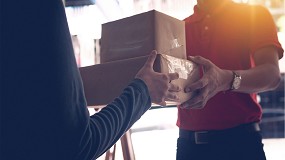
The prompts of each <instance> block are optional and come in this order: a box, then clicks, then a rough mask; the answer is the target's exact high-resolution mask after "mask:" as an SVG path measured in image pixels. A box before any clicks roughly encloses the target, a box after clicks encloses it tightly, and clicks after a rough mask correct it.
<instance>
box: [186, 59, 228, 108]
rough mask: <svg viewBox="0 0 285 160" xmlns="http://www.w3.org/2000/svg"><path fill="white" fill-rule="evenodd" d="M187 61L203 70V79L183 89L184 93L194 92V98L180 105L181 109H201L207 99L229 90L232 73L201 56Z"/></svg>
mask: <svg viewBox="0 0 285 160" xmlns="http://www.w3.org/2000/svg"><path fill="white" fill-rule="evenodd" d="M189 59H190V60H191V61H193V62H195V63H196V64H198V65H200V66H201V67H202V68H203V77H202V78H201V79H199V80H198V81H196V82H194V83H192V84H189V85H188V86H186V87H185V89H184V90H185V92H186V93H187V92H195V93H197V94H195V96H194V97H192V98H191V99H189V100H188V101H186V102H184V103H183V104H181V106H180V107H181V108H187V109H202V108H204V106H205V105H206V103H207V102H208V100H209V99H211V98H212V97H213V96H214V95H216V94H217V93H218V92H220V91H224V90H227V89H229V88H230V82H231V79H232V72H231V71H229V70H223V69H220V68H219V67H217V66H216V65H215V64H214V63H212V62H211V61H209V60H208V59H205V58H203V57H201V56H195V57H192V56H191V57H189Z"/></svg>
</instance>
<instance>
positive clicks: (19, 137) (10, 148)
mask: <svg viewBox="0 0 285 160" xmlns="http://www.w3.org/2000/svg"><path fill="white" fill-rule="evenodd" d="M0 11H1V14H0V15H1V17H0V19H1V22H0V23H1V51H0V54H1V57H0V59H1V62H0V69H1V70H0V71H1V86H0V87H1V88H0V92H1V93H0V100H1V101H0V102H1V115H0V118H1V132H0V133H1V139H0V143H1V148H0V151H1V155H0V159H1V160H91V159H96V158H97V157H99V156H100V155H102V154H103V153H104V152H105V151H106V150H107V149H108V148H110V147H111V146H112V145H113V144H114V143H116V141H117V140H118V139H119V138H120V137H121V136H122V135H123V134H124V132H125V131H127V130H128V129H129V128H130V127H131V126H132V125H133V124H134V123H135V122H136V121H137V120H138V119H139V118H140V117H141V115H143V114H144V113H145V112H146V111H147V110H148V109H149V108H150V107H151V103H156V104H159V105H165V99H173V100H177V96H176V92H177V91H179V90H180V89H179V87H178V86H175V85H173V84H171V83H169V82H170V81H171V80H174V79H177V78H178V74H176V73H174V74H162V73H157V72H154V71H153V68H152V65H153V63H154V59H155V57H156V53H152V54H151V56H150V57H149V59H148V61H147V62H146V64H145V66H144V67H143V68H142V69H141V70H140V71H139V72H138V74H137V75H136V77H135V79H134V80H133V81H132V82H131V83H130V84H129V85H128V86H127V87H126V88H125V89H124V91H123V93H122V94H121V95H120V96H119V97H118V98H116V99H115V100H114V101H113V102H112V103H110V104H108V105H107V106H106V107H105V108H104V109H102V110H101V111H100V112H99V113H97V114H95V115H92V116H89V113H88V110H87V107H86V100H85V97H84V91H83V84H82V81H81V77H80V74H79V71H78V68H77V66H76V61H75V57H74V53H73V48H72V42H71V36H70V33H69V29H68V24H67V20H66V16H65V11H64V6H63V4H62V1H61V0H48V1H38V0H29V1H22V0H13V1H12V0H11V1H10V0H8V1H1V9H0ZM94 20H96V19H94ZM110 87H111V86H110Z"/></svg>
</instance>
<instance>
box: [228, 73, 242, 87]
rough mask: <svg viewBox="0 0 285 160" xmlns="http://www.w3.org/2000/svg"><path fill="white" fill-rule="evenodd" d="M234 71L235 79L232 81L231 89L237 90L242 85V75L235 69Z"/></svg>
mask: <svg viewBox="0 0 285 160" xmlns="http://www.w3.org/2000/svg"><path fill="white" fill-rule="evenodd" d="M232 72H233V81H232V84H231V88H230V90H236V89H239V87H240V84H241V76H240V75H239V74H237V73H236V72H235V71H232Z"/></svg>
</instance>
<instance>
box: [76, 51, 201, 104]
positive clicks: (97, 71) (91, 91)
mask: <svg viewBox="0 0 285 160" xmlns="http://www.w3.org/2000/svg"><path fill="white" fill-rule="evenodd" d="M147 58H148V56H142V57H137V58H130V59H125V60H118V61H114V62H109V63H104V64H97V65H93V66H88V67H82V68H80V73H81V77H82V80H83V85H84V90H85V96H86V100H87V104H88V106H104V105H106V104H108V103H110V102H111V101H112V100H113V99H114V98H115V97H117V96H119V95H120V94H121V93H122V91H123V89H124V88H125V87H126V86H127V85H128V84H129V83H130V82H131V81H132V79H133V78H134V77H135V75H136V74H137V72H138V71H139V70H140V69H141V67H142V66H143V65H144V63H145V62H146V60H147ZM154 70H155V71H157V72H162V73H174V72H178V73H179V77H180V78H179V79H177V80H174V81H172V82H171V83H174V84H178V85H179V86H180V87H181V88H184V87H185V86H186V85H187V84H189V83H192V82H194V81H196V80H197V79H199V77H200V76H199V70H198V69H197V65H196V64H194V63H192V62H190V61H188V60H184V59H179V58H175V57H172V56H168V55H164V54H158V55H157V59H156V61H155V64H154ZM191 96H192V93H187V94H186V93H184V91H183V90H182V91H181V92H179V97H180V102H171V101H168V102H167V104H168V105H174V104H179V103H181V102H184V101H186V100H188V99H189V98H190V97H191Z"/></svg>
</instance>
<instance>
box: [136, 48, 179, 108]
mask: <svg viewBox="0 0 285 160" xmlns="http://www.w3.org/2000/svg"><path fill="white" fill-rule="evenodd" d="M156 55H157V53H156V51H152V53H151V55H150V56H149V58H148V60H147V61H146V63H145V64H144V66H143V67H142V68H141V70H140V71H139V72H138V73H137V75H136V77H135V78H139V79H141V80H143V81H144V82H145V83H146V85H147V87H148V90H149V94H150V98H151V101H152V103H156V104H159V105H162V106H165V105H166V102H165V101H166V100H173V101H179V98H178V96H177V95H176V94H177V93H178V92H179V91H180V88H179V87H178V86H177V85H174V84H172V83H170V82H171V81H172V80H175V79H178V78H179V75H178V73H169V74H163V73H158V72H155V71H154V70H153V64H154V61H155V58H156Z"/></svg>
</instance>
